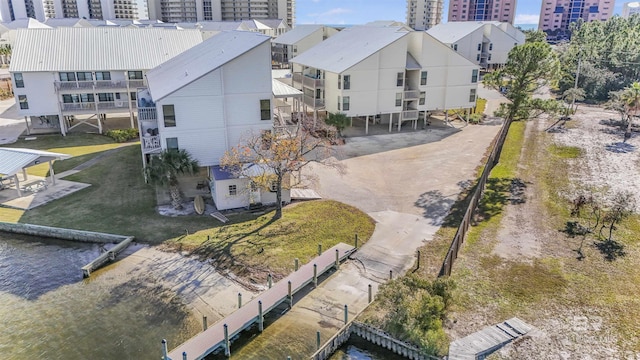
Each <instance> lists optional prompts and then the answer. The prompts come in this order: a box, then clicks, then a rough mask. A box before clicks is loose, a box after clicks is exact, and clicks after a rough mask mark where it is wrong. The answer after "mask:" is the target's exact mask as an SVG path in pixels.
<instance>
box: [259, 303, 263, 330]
mask: <svg viewBox="0 0 640 360" xmlns="http://www.w3.org/2000/svg"><path fill="white" fill-rule="evenodd" d="M258 330H259V331H260V332H262V331H264V315H263V313H262V300H258Z"/></svg>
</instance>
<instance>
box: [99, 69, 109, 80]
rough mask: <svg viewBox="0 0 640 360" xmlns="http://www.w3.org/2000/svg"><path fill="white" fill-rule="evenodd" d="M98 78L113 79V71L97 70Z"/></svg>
mask: <svg viewBox="0 0 640 360" xmlns="http://www.w3.org/2000/svg"><path fill="white" fill-rule="evenodd" d="M96 80H111V73H110V72H108V71H96Z"/></svg>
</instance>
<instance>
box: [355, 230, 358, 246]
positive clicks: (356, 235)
mask: <svg viewBox="0 0 640 360" xmlns="http://www.w3.org/2000/svg"><path fill="white" fill-rule="evenodd" d="M355 248H356V249H357V248H358V233H356V246H355Z"/></svg>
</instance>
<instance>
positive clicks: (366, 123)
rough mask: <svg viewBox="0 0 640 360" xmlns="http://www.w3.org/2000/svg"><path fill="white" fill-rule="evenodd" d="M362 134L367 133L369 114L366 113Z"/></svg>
mask: <svg viewBox="0 0 640 360" xmlns="http://www.w3.org/2000/svg"><path fill="white" fill-rule="evenodd" d="M364 134H365V135H369V115H367V118H366V119H365V122H364Z"/></svg>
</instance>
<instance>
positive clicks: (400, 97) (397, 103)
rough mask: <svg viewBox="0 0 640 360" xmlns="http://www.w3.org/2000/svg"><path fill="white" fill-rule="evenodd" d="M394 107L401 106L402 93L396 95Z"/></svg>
mask: <svg viewBox="0 0 640 360" xmlns="http://www.w3.org/2000/svg"><path fill="white" fill-rule="evenodd" d="M396 106H402V93H396Z"/></svg>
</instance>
